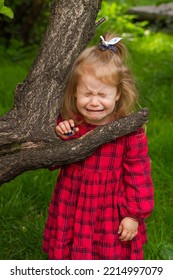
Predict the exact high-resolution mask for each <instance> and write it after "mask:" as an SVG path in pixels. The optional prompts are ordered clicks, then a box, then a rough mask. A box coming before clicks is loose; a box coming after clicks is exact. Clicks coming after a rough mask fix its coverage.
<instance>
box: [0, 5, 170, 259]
mask: <svg viewBox="0 0 173 280" xmlns="http://www.w3.org/2000/svg"><path fill="white" fill-rule="evenodd" d="M110 2H111V1H110ZM124 2H125V1H124ZM126 2H129V3H132V4H133V5H136V4H141V5H143V4H154V3H158V2H159V1H152V3H151V1H126ZM165 2H166V1H165ZM125 40H126V41H127V44H128V48H129V51H130V53H131V57H132V68H133V70H134V72H135V74H136V77H137V81H138V85H139V92H140V96H141V98H140V105H141V106H142V107H148V108H149V111H150V117H149V122H148V124H147V135H148V139H149V153H150V157H151V165H152V177H153V181H154V186H155V209H154V212H153V214H152V215H151V216H150V217H149V218H148V219H147V228H148V243H147V244H146V245H145V248H144V250H145V259H148V260H154V259H156V260H159V259H173V242H172V241H173V219H172V217H173V196H172V193H173V164H172V159H173V156H172V147H173V114H172V111H173V110H172V109H173V94H172V93H173V80H172V73H173V63H172V61H173V36H172V35H171V34H166V33H163V32H161V31H160V32H157V33H154V32H152V31H150V29H149V28H147V27H146V29H145V34H143V35H142V36H137V35H136V36H133V37H131V38H129V37H128V36H127V37H126V38H125ZM35 53H36V51H35V50H34V51H33V50H31V51H30V52H28V51H27V52H25V51H24V50H21V53H20V52H18V53H16V52H15V51H14V53H11V52H10V51H9V50H8V51H5V50H4V48H3V47H2V46H1V47H0V60H1V64H0V77H1V83H0V113H1V115H2V114H4V113H5V112H7V111H8V110H9V109H10V108H11V106H12V104H13V99H14V90H15V87H16V85H17V83H19V82H21V81H22V80H23V79H24V78H25V76H26V74H27V72H28V69H29V67H30V65H31V63H32V61H33V58H34V55H35ZM56 173H57V172H56V171H54V172H50V171H48V170H38V171H29V172H26V173H24V174H22V175H20V176H18V177H17V178H16V179H15V180H13V181H11V182H9V183H6V184H4V185H3V186H2V187H1V188H0V229H1V230H0V259H8V260H15V259H38V260H42V259H46V258H47V257H46V256H45V255H44V254H43V253H42V249H41V244H42V235H43V229H44V224H45V220H46V216H47V208H48V205H49V202H50V199H51V195H52V192H53V189H54V185H55V181H56V177H57V174H56Z"/></svg>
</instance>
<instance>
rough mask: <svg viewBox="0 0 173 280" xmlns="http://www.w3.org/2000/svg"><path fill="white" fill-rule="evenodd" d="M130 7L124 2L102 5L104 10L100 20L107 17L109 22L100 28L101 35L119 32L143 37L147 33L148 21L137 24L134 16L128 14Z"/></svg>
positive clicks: (100, 14)
mask: <svg viewBox="0 0 173 280" xmlns="http://www.w3.org/2000/svg"><path fill="white" fill-rule="evenodd" d="M127 9H128V5H127V4H125V3H124V2H119V1H116V2H110V3H109V2H108V3H107V2H105V1H103V3H102V9H101V11H100V13H99V15H98V20H99V19H101V18H102V17H106V18H107V21H106V22H105V23H103V24H102V25H101V26H100V27H98V31H99V33H105V32H108V31H113V32H115V31H116V32H117V33H118V34H124V35H125V34H126V35H127V36H130V37H131V36H142V35H144V33H145V29H144V27H145V26H146V25H147V24H148V22H147V21H143V22H136V23H134V19H135V18H136V17H135V16H134V15H128V14H127V13H126V11H127Z"/></svg>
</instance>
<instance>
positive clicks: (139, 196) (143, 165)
mask: <svg viewBox="0 0 173 280" xmlns="http://www.w3.org/2000/svg"><path fill="white" fill-rule="evenodd" d="M123 170H124V174H123V176H124V178H123V181H124V183H123V187H124V189H123V190H122V193H121V197H120V198H119V209H120V214H121V216H122V217H128V216H129V217H133V218H137V219H140V218H142V219H143V218H147V217H148V216H149V215H150V214H151V212H152V210H153V207H154V191H153V183H152V179H151V168H150V158H149V156H148V142H147V137H146V135H145V133H144V130H143V129H142V128H140V129H139V130H138V132H134V133H131V134H130V135H128V136H127V142H126V152H125V156H124V162H123Z"/></svg>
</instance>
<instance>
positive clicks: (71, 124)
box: [69, 119, 75, 128]
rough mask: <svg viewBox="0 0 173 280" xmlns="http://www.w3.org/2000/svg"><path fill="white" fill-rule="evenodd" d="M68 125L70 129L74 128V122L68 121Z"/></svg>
mask: <svg viewBox="0 0 173 280" xmlns="http://www.w3.org/2000/svg"><path fill="white" fill-rule="evenodd" d="M69 124H70V127H71V128H74V127H75V123H74V120H72V119H70V120H69Z"/></svg>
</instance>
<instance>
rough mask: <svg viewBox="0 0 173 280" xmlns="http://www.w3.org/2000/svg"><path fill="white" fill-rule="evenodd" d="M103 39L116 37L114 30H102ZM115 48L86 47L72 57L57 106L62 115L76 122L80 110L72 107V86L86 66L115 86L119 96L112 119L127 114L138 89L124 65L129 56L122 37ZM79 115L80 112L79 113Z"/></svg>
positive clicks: (73, 98)
mask: <svg viewBox="0 0 173 280" xmlns="http://www.w3.org/2000/svg"><path fill="white" fill-rule="evenodd" d="M103 37H104V39H105V40H106V41H109V40H111V39H112V38H114V37H116V35H115V34H112V33H106V34H105V35H104V36H103ZM115 47H116V51H113V50H110V49H109V50H101V49H100V48H99V46H93V47H89V48H86V49H85V50H84V51H83V52H82V53H81V54H80V55H79V57H78V58H77V60H76V61H75V63H74V65H73V67H72V70H71V73H70V77H69V80H68V83H67V86H66V90H65V95H64V101H63V105H62V109H61V116H62V118H63V119H70V118H72V119H74V121H75V122H76V123H79V116H80V113H79V112H78V110H77V107H76V97H75V94H76V90H77V85H78V81H79V79H80V78H81V77H82V75H83V74H84V73H86V71H87V69H89V70H90V72H91V73H92V74H93V75H94V76H95V77H96V78H97V79H99V80H101V81H102V82H104V83H106V84H108V85H111V86H115V87H117V90H118V91H117V92H118V94H119V100H118V101H117V102H116V106H115V109H114V112H113V114H114V119H118V118H121V117H124V116H127V115H128V114H129V113H131V112H132V110H133V108H134V106H135V104H136V102H137V99H138V93H137V88H136V82H135V78H134V76H133V73H132V71H131V70H130V68H129V66H128V65H127V60H128V58H129V55H128V52H127V49H126V47H125V45H124V44H123V42H122V40H121V41H119V42H118V43H117V44H116V45H115ZM81 117H82V116H81Z"/></svg>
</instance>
